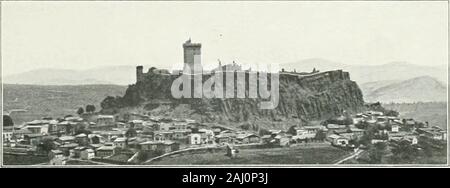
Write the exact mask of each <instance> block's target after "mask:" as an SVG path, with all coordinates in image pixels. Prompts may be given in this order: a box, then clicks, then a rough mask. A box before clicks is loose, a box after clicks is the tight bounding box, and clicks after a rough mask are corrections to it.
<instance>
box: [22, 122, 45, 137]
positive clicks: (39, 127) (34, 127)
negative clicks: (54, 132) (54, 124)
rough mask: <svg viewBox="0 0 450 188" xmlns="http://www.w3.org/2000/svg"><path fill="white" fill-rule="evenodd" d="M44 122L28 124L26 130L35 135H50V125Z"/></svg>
mask: <svg viewBox="0 0 450 188" xmlns="http://www.w3.org/2000/svg"><path fill="white" fill-rule="evenodd" d="M42 121H43V120H35V121H32V122H28V123H27V124H26V125H25V127H24V128H25V129H28V130H29V131H30V132H31V133H33V134H37V133H39V134H48V127H49V125H48V124H43V123H42Z"/></svg>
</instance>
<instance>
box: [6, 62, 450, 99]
mask: <svg viewBox="0 0 450 188" xmlns="http://www.w3.org/2000/svg"><path fill="white" fill-rule="evenodd" d="M150 67H151V66H149V65H147V66H144V69H145V70H144V71H146V69H148V68H150ZM280 67H281V68H284V69H285V70H286V71H293V70H294V69H295V70H296V71H297V72H311V71H312V70H313V69H314V68H315V69H317V70H319V71H326V70H336V69H342V70H344V71H348V72H350V78H351V79H352V80H354V81H356V82H357V83H358V85H359V86H360V88H361V90H362V91H363V94H364V96H365V97H364V98H365V100H366V101H376V100H380V101H384V102H387V101H394V102H401V101H436V100H437V101H442V100H446V87H447V84H448V82H447V72H446V71H447V70H448V67H447V65H445V64H442V65H440V66H421V65H415V64H411V63H406V62H391V63H387V64H382V65H347V64H343V63H339V62H334V61H330V60H326V59H319V58H314V59H305V60H302V61H298V62H292V63H286V64H281V65H280ZM135 72H136V67H135V66H131V65H124V66H106V67H99V68H93V69H87V70H66V69H38V70H32V71H28V72H24V73H19V74H14V75H9V76H5V77H3V81H4V83H9V84H32V85H88V84H89V85H90V84H116V85H129V84H132V83H135V81H136V77H135ZM443 94H445V96H444V95H443ZM407 97H409V98H407Z"/></svg>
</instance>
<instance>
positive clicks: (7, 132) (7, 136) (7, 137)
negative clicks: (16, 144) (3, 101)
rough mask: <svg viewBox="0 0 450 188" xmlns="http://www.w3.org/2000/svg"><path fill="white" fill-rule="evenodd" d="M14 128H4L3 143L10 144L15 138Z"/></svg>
mask: <svg viewBox="0 0 450 188" xmlns="http://www.w3.org/2000/svg"><path fill="white" fill-rule="evenodd" d="M13 129H14V127H13V126H9V127H5V126H4V127H3V132H2V136H3V143H8V142H11V140H12V138H13Z"/></svg>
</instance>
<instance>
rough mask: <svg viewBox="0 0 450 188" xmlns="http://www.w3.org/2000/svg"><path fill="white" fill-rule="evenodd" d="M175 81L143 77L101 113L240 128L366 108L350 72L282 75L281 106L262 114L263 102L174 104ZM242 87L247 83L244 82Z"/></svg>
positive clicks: (105, 103)
mask: <svg viewBox="0 0 450 188" xmlns="http://www.w3.org/2000/svg"><path fill="white" fill-rule="evenodd" d="M177 77H178V76H177V75H170V74H153V73H152V74H148V73H147V74H146V75H145V78H144V79H143V80H141V81H139V82H137V83H135V84H133V85H130V86H129V87H128V89H127V91H126V94H125V95H124V96H123V97H116V98H114V97H108V98H106V99H105V100H104V101H103V102H102V104H101V105H102V108H103V111H104V112H109V113H123V112H124V111H133V112H139V113H144V114H150V115H163V116H172V117H174V118H184V117H185V118H191V119H197V120H200V121H202V122H222V123H223V122H236V123H239V122H255V121H259V120H264V121H268V122H283V121H284V120H292V119H298V120H299V121H308V120H321V119H326V118H330V117H333V116H336V115H339V114H341V113H342V112H343V111H347V112H356V111H359V110H361V109H362V108H363V106H364V100H363V95H362V92H361V90H360V89H359V87H358V85H357V84H356V83H355V82H354V81H352V80H350V76H349V73H348V72H344V71H341V70H335V71H327V72H321V73H314V74H308V75H300V74H288V73H285V74H284V73H281V74H280V75H279V104H278V106H277V107H276V108H275V109H270V110H267V109H260V107H259V104H260V102H261V100H262V99H250V98H245V99H237V98H229V99H206V98H199V99H184V98H183V99H175V98H173V97H172V95H171V89H170V88H171V84H172V82H173V81H174V80H175V79H176V78H177ZM203 80H205V77H204V78H203ZM269 80H270V79H269ZM246 84H249V83H248V80H247V82H246ZM250 84H253V83H250ZM264 101H267V100H264Z"/></svg>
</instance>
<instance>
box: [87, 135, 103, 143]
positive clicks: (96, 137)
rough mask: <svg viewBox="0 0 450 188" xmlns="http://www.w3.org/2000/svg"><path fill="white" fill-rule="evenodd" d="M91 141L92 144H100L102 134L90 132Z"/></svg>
mask: <svg viewBox="0 0 450 188" xmlns="http://www.w3.org/2000/svg"><path fill="white" fill-rule="evenodd" d="M88 139H89V143H91V144H100V142H101V141H102V136H100V135H98V134H89V135H88Z"/></svg>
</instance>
